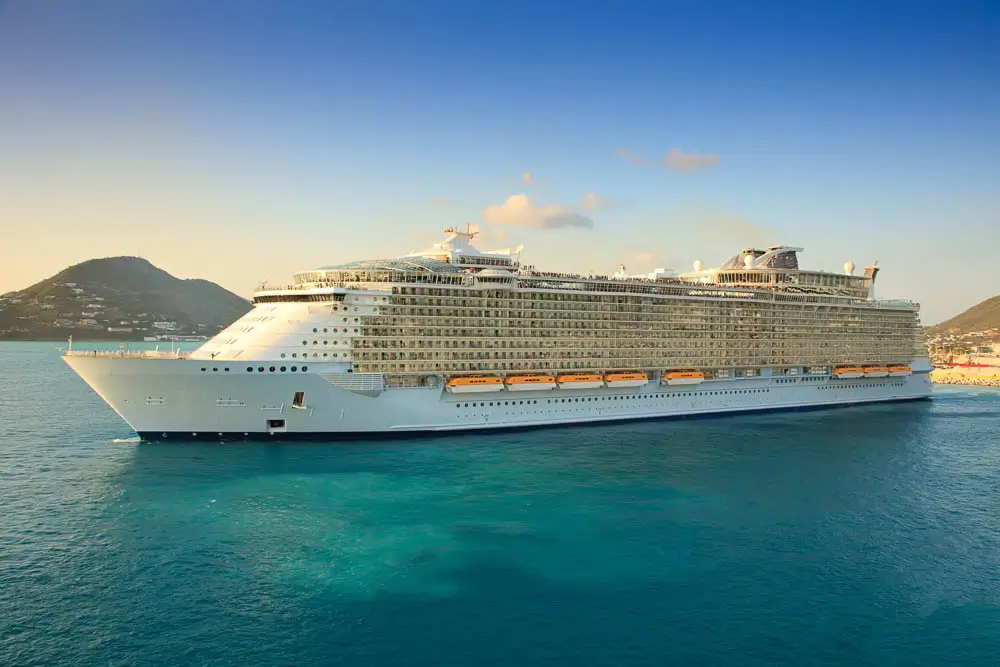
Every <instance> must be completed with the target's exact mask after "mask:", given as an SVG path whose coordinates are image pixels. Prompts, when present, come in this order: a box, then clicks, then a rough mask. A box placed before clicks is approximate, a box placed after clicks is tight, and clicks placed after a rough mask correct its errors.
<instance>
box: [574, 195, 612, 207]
mask: <svg viewBox="0 0 1000 667" xmlns="http://www.w3.org/2000/svg"><path fill="white" fill-rule="evenodd" d="M580 208H582V209H584V210H585V211H603V210H606V209H608V208H611V202H609V201H608V200H607V199H601V198H600V197H598V196H597V194H596V193H593V192H588V193H587V194H585V195H583V198H582V199H581V200H580Z"/></svg>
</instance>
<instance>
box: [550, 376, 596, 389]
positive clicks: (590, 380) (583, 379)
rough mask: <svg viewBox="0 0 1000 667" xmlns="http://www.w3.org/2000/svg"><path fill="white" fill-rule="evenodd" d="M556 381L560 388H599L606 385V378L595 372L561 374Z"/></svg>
mask: <svg viewBox="0 0 1000 667" xmlns="http://www.w3.org/2000/svg"><path fill="white" fill-rule="evenodd" d="M556 381H558V382H559V388H560V389H597V388H598V387H603V386H604V378H602V377H601V376H600V375H597V374H595V373H580V374H577V375H560V376H559V377H557V378H556Z"/></svg>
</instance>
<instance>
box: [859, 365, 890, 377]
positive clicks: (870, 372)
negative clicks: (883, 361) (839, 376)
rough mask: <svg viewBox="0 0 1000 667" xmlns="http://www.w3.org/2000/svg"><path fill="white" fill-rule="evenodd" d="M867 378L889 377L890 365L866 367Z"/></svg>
mask: <svg viewBox="0 0 1000 667" xmlns="http://www.w3.org/2000/svg"><path fill="white" fill-rule="evenodd" d="M865 377H866V378H886V377H889V367H888V366H868V367H867V368H865Z"/></svg>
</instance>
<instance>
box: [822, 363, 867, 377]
mask: <svg viewBox="0 0 1000 667" xmlns="http://www.w3.org/2000/svg"><path fill="white" fill-rule="evenodd" d="M830 375H832V376H833V377H835V378H836V379H838V380H856V379H858V378H863V377H864V376H865V369H864V368H862V367H861V366H838V367H837V368H834V369H833V372H832V373H831V374H830Z"/></svg>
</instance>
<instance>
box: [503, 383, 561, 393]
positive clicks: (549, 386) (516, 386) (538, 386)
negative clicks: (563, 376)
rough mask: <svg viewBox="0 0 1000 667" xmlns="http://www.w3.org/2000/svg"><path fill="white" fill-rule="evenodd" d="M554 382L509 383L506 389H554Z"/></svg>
mask: <svg viewBox="0 0 1000 667" xmlns="http://www.w3.org/2000/svg"><path fill="white" fill-rule="evenodd" d="M555 388H556V383H555V382H546V383H544V384H543V383H538V384H509V385H507V391H544V390H546V389H555Z"/></svg>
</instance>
